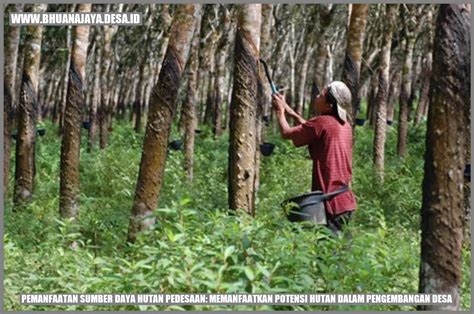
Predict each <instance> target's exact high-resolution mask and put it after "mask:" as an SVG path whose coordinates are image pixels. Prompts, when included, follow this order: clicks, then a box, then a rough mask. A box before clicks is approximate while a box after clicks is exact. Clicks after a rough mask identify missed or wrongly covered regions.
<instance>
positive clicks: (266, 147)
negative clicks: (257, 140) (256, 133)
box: [260, 142, 275, 156]
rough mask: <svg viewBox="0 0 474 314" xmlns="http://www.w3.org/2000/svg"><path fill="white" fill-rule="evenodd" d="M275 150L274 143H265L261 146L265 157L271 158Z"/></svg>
mask: <svg viewBox="0 0 474 314" xmlns="http://www.w3.org/2000/svg"><path fill="white" fill-rule="evenodd" d="M274 149H275V144H273V143H267V142H265V143H263V144H260V152H262V155H263V156H270V155H271V154H272V153H273V150H274Z"/></svg>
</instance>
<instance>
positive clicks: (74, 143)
mask: <svg viewBox="0 0 474 314" xmlns="http://www.w3.org/2000/svg"><path fill="white" fill-rule="evenodd" d="M91 6H92V5H91V4H79V5H78V8H77V12H79V13H87V12H91ZM73 34H74V43H73V46H72V52H71V65H70V68H69V80H68V82H69V83H68V88H67V102H66V109H65V115H64V132H63V137H62V142H61V168H60V187H59V213H60V215H61V217H63V218H77V215H78V214H79V158H80V157H79V156H80V147H81V123H82V111H83V107H84V102H85V94H84V83H85V78H86V61H87V46H88V45H89V26H87V25H80V26H74V30H73Z"/></svg>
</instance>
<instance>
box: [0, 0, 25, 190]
mask: <svg viewBox="0 0 474 314" xmlns="http://www.w3.org/2000/svg"><path fill="white" fill-rule="evenodd" d="M22 9H23V5H22V4H9V5H8V6H7V9H6V10H5V14H8V13H10V12H20V11H22ZM19 43H20V27H18V26H11V25H9V26H8V29H7V30H6V32H5V68H4V69H5V76H4V89H3V90H4V93H5V98H4V105H3V175H4V177H3V191H5V193H6V191H7V189H8V180H9V175H10V158H11V145H12V139H11V134H12V122H13V108H14V107H15V106H14V102H15V99H16V97H15V94H16V92H15V90H16V89H15V87H16V86H15V83H16V80H15V78H16V65H17V62H16V61H17V59H18V45H19Z"/></svg>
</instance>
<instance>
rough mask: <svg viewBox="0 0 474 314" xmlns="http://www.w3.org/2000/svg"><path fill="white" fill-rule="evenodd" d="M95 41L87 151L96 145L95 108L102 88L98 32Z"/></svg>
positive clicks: (100, 50)
mask: <svg viewBox="0 0 474 314" xmlns="http://www.w3.org/2000/svg"><path fill="white" fill-rule="evenodd" d="M95 42H96V49H95V63H94V81H93V86H92V89H93V91H94V92H93V94H92V101H91V107H90V114H89V121H88V122H89V139H88V142H87V151H88V152H91V151H92V149H93V148H94V146H95V145H96V141H97V127H98V124H97V108H98V107H99V104H100V99H101V92H102V89H101V88H100V65H101V63H102V48H101V47H100V45H99V43H100V42H101V38H100V34H99V32H96V34H95Z"/></svg>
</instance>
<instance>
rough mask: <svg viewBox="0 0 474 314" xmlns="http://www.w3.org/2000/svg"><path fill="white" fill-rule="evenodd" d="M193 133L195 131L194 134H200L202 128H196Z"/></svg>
mask: <svg viewBox="0 0 474 314" xmlns="http://www.w3.org/2000/svg"><path fill="white" fill-rule="evenodd" d="M194 133H196V134H201V133H202V130H199V129H196V130H194Z"/></svg>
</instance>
